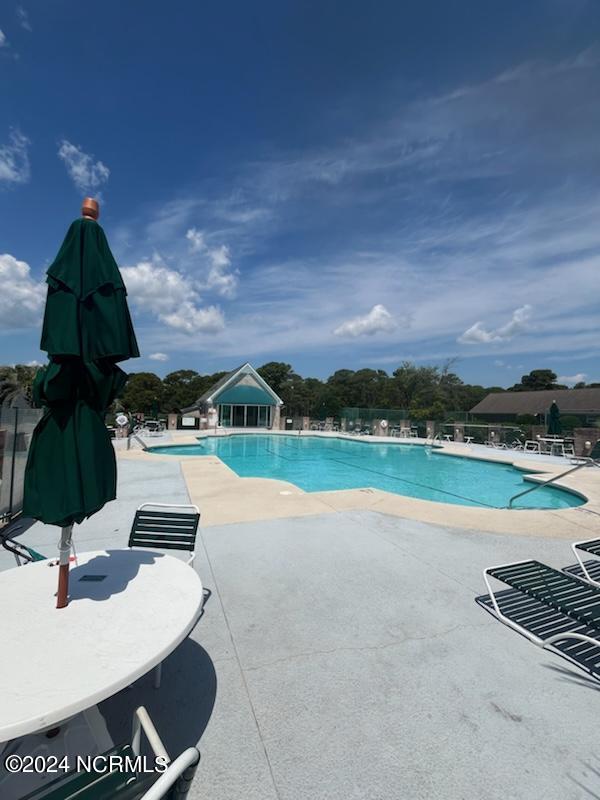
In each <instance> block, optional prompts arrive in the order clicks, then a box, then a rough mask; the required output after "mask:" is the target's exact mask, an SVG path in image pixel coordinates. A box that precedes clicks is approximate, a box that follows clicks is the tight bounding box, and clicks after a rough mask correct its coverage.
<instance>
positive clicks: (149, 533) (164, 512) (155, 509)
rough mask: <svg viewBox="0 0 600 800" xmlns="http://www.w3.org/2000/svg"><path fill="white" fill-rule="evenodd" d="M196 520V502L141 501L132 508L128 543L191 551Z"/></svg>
mask: <svg viewBox="0 0 600 800" xmlns="http://www.w3.org/2000/svg"><path fill="white" fill-rule="evenodd" d="M199 522H200V511H199V510H198V507H197V506H184V505H167V504H163V503H144V504H143V505H141V506H140V507H139V508H138V510H137V511H136V512H135V517H134V518H133V524H132V526H131V533H130V534H129V542H128V545H127V546H128V547H146V548H147V547H150V548H159V549H161V550H162V549H165V550H187V551H189V552H190V553H193V552H194V548H195V546H196V534H197V532H198V523H199Z"/></svg>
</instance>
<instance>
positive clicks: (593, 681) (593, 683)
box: [542, 664, 600, 692]
mask: <svg viewBox="0 0 600 800" xmlns="http://www.w3.org/2000/svg"><path fill="white" fill-rule="evenodd" d="M542 666H543V667H544V669H549V670H552V672H556V673H558V674H559V675H560V677H561V678H562V680H563V681H566V682H567V683H574V684H575V685H576V686H582V687H584V688H586V689H593V690H594V691H595V692H599V691H600V679H598V678H594V677H593V676H592V675H582V674H581V672H575V670H574V669H569V668H568V667H562V666H558V665H557V664H542Z"/></svg>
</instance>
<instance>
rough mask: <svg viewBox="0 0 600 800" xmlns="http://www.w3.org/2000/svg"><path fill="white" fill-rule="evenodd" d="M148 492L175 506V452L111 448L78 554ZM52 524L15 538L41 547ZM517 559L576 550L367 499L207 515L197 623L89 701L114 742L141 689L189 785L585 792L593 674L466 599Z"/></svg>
mask: <svg viewBox="0 0 600 800" xmlns="http://www.w3.org/2000/svg"><path fill="white" fill-rule="evenodd" d="M149 500H155V501H162V502H188V492H187V487H186V482H185V481H184V478H183V475H182V471H181V467H180V462H179V460H178V459H175V458H170V457H166V458H154V457H151V456H147V457H145V458H128V459H126V458H123V459H120V463H119V493H118V499H117V500H116V501H115V502H113V503H110V504H108V505H107V506H106V507H105V508H104V509H103V510H102V511H101V512H99V513H98V514H96V515H95V516H94V517H92V518H91V519H90V520H87V521H85V522H84V523H83V524H82V525H80V526H76V530H75V542H76V544H77V547H78V549H79V551H83V550H92V549H97V548H102V547H104V548H106V547H111V548H114V547H117V548H119V547H125V546H126V543H127V537H128V533H129V527H130V525H131V520H132V518H133V513H134V510H135V508H136V507H137V505H139V504H140V503H142V502H144V501H149ZM229 503H230V504H232V505H234V504H236V503H237V497H236V494H235V493H230V496H229ZM210 504H211V501H210V495H208V499H207V501H206V503H205V504H204V506H205V507H209V506H210ZM205 507H202V511H203V514H204V511H205ZM463 510H464V509H463ZM595 519H597V518H595ZM595 524H596V534H598V533H600V531H599V530H598V524H597V521H596V522H595ZM590 535H592V534H591V532H590ZM57 536H58V531H57V529H56V528H51V527H48V526H44V525H41V524H40V523H36V524H35V525H33V526H32V527H31V528H30V529H29V530H28V531H27V533H26V534H25V536H24V537H23V538H24V541H26V542H27V543H28V544H31V546H33V547H35V548H36V549H38V550H40V551H41V552H43V553H45V554H48V555H51V554H53V553H54V552H55V546H56V540H57ZM527 557H538V558H541V559H542V560H544V561H545V562H547V563H549V564H551V565H553V566H556V567H562V566H565V565H566V564H569V563H571V562H572V554H571V552H570V549H569V547H568V545H567V543H566V542H564V541H560V540H558V539H548V538H546V537H543V536H533V535H528V534H527V531H522V532H521V535H520V536H518V537H517V536H514V535H512V533H511V532H508V533H488V534H487V535H485V536H481V535H478V534H477V533H476V532H474V531H472V530H465V529H460V528H456V527H449V526H447V525H446V526H440V525H432V524H429V523H424V522H419V521H414V520H410V519H405V518H402V517H401V516H397V515H393V516H392V515H388V514H384V513H380V512H379V511H373V510H369V509H361V510H352V511H350V510H336V509H333V508H329V510H328V513H326V514H318V513H315V514H311V515H310V516H300V517H298V516H296V517H292V516H290V517H288V518H286V519H270V520H261V521H253V522H245V523H236V524H213V525H211V526H205V525H204V524H201V529H200V535H199V539H198V545H197V558H196V569H197V570H198V572H199V574H200V576H201V579H202V583H203V585H204V586H205V587H206V588H208V589H210V590H211V592H212V595H211V597H210V598H209V600H208V601H207V603H206V606H205V613H204V615H203V617H202V619H201V620H200V622H199V623H198V625H197V626H196V628H195V629H194V630H193V632H192V634H191V635H190V637H189V639H188V640H186V641H185V642H184V643H183V644H182V645H180V647H179V648H178V649H177V650H176V651H175V652H174V653H173V654H172V655H171V656H170V657H169V658H168V659H167V660H166V662H165V664H164V669H163V680H162V686H161V689H160V690H159V691H156V690H154V689H153V688H152V677H151V675H148V676H146V677H144V678H142V679H141V680H140V681H138V682H136V684H135V685H134V686H133V687H132V688H131V689H129V690H125V691H123V692H120V693H119V694H117V695H115V696H114V697H113V698H111V699H110V700H108V701H105V702H104V703H102V704H101V711H102V713H103V714H104V716H105V717H106V719H107V724H108V727H109V730H110V732H111V734H112V736H113V738H114V739H115V740H121V739H124V738H126V737H127V736H128V735H129V724H130V714H131V711H132V710H133V709H134V708H135V707H137V706H138V705H139V704H144V705H145V706H146V707H147V708H148V710H149V712H150V715H151V716H152V718H153V720H154V721H155V723H156V725H157V728H158V730H159V732H160V734H161V736H162V737H163V738H164V741H165V745H166V747H167V750H168V751H169V752H170V753H171V754H172V755H174V754H177V753H178V752H180V751H181V750H182V749H183V748H184V747H186V746H188V745H190V744H193V743H196V742H199V749H200V751H201V753H202V761H201V764H200V768H199V770H198V773H197V776H196V779H195V781H194V784H193V786H192V790H191V793H190V798H191V799H192V800H200V799H201V798H206V797H210V798H212V800H305V799H306V798H310V800H481V798H486V800H507V798H510V800H532V798H542V797H543V798H545V800H589V799H590V798H593V797H599V796H600V757H599V755H598V750H597V747H596V739H597V730H598V722H597V720H598V709H597V708H596V705H595V704H596V702H600V695H599V693H598V690H599V688H600V684H598V683H597V682H595V681H592V680H591V679H589V677H587V676H586V675H585V674H584V673H583V672H581V671H580V670H577V669H576V668H575V667H573V666H571V665H569V664H568V663H567V662H566V661H564V660H562V659H560V658H558V657H557V656H554V655H552V654H550V653H547V652H545V651H542V650H539V649H538V648H536V647H534V646H533V645H531V644H530V643H529V642H527V641H526V640H525V639H524V638H522V637H520V636H518V635H517V634H515V633H514V632H512V631H510V630H509V629H508V628H506V627H505V626H503V625H501V624H500V623H499V622H497V621H496V620H495V619H493V618H492V617H491V616H490V615H489V614H488V613H486V612H485V611H484V610H482V609H481V608H480V607H479V606H477V605H476V603H475V602H474V598H475V597H476V596H477V595H479V594H481V593H483V592H484V590H485V586H484V583H483V579H482V575H481V571H482V569H483V568H484V567H486V566H490V565H491V564H497V563H502V562H505V561H511V560H518V559H522V558H527ZM13 564H14V562H12V560H11V558H10V557H9V555H8V554H7V553H5V552H4V551H0V568H7V567H10V566H13ZM23 569H26V567H24V568H23ZM57 613H59V612H57ZM68 679H69V678H68V676H66V680H68Z"/></svg>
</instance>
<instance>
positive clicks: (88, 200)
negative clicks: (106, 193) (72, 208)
mask: <svg viewBox="0 0 600 800" xmlns="http://www.w3.org/2000/svg"><path fill="white" fill-rule="evenodd" d="M81 216H82V217H84V218H85V219H93V220H96V219H98V217H99V216H100V204H99V203H98V201H97V200H94V198H93V197H85V198H84V200H83V203H82V204H81Z"/></svg>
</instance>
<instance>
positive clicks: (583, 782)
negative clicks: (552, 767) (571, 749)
mask: <svg viewBox="0 0 600 800" xmlns="http://www.w3.org/2000/svg"><path fill="white" fill-rule="evenodd" d="M591 758H592V759H594V760H595V762H596V764H595V765H594V764H593V763H592V761H591V759H588V760H587V761H583V760H581V762H580V763H581V772H582V774H581V775H579V776H575V775H571V774H570V773H567V777H568V778H569V780H570V781H572V782H573V783H574V784H575V785H576V786H578V787H579V788H580V789H581V790H582V791H583V792H584V793H585V796H586V797H593V798H595V800H600V769H599V765H600V759H599V758H598V756H597V755H595V754H592V756H591ZM590 783H591V784H593V788H592V787H590Z"/></svg>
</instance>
